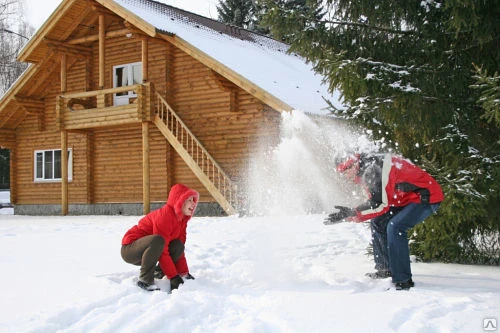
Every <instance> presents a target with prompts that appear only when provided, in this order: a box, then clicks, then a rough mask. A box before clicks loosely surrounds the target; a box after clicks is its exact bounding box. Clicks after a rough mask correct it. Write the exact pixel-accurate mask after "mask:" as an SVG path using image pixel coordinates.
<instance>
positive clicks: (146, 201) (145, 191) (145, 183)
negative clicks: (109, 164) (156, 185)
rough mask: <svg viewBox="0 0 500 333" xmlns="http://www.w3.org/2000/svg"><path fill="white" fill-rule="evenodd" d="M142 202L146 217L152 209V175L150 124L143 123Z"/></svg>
mask: <svg viewBox="0 0 500 333" xmlns="http://www.w3.org/2000/svg"><path fill="white" fill-rule="evenodd" d="M142 178H143V179H142V197H143V199H142V201H143V212H144V215H146V214H147V213H149V211H150V207H151V201H150V200H151V199H150V193H149V191H150V186H149V185H150V175H149V123H148V122H147V121H143V122H142Z"/></svg>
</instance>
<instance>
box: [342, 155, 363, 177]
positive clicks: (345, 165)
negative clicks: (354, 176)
mask: <svg viewBox="0 0 500 333" xmlns="http://www.w3.org/2000/svg"><path fill="white" fill-rule="evenodd" d="M359 158H360V154H356V155H354V156H352V157H349V158H348V159H347V160H345V161H344V162H342V163H340V164H339V165H337V171H338V172H340V173H344V172H346V171H347V170H349V169H351V168H353V167H355V168H357V169H359Z"/></svg>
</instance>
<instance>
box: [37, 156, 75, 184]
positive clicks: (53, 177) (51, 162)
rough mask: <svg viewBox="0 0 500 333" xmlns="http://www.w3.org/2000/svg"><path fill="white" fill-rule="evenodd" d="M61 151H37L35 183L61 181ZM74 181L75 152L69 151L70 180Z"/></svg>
mask: <svg viewBox="0 0 500 333" xmlns="http://www.w3.org/2000/svg"><path fill="white" fill-rule="evenodd" d="M61 176H62V170H61V149H54V150H35V182H41V181H60V180H61ZM72 179H73V151H72V150H71V149H68V180H72Z"/></svg>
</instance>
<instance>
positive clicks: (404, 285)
mask: <svg viewBox="0 0 500 333" xmlns="http://www.w3.org/2000/svg"><path fill="white" fill-rule="evenodd" d="M395 285H396V290H410V288H412V287H415V282H413V280H412V279H411V278H410V279H409V280H408V281H404V282H396V283H395Z"/></svg>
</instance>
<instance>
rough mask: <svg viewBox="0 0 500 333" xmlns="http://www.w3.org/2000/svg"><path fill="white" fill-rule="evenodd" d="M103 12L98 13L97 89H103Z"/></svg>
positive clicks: (104, 31)
mask: <svg viewBox="0 0 500 333" xmlns="http://www.w3.org/2000/svg"><path fill="white" fill-rule="evenodd" d="M104 24H105V22H104V14H100V15H99V89H104V47H105V45H104V40H105V37H106V36H105V34H106V27H105V26H104ZM101 107H102V106H101Z"/></svg>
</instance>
